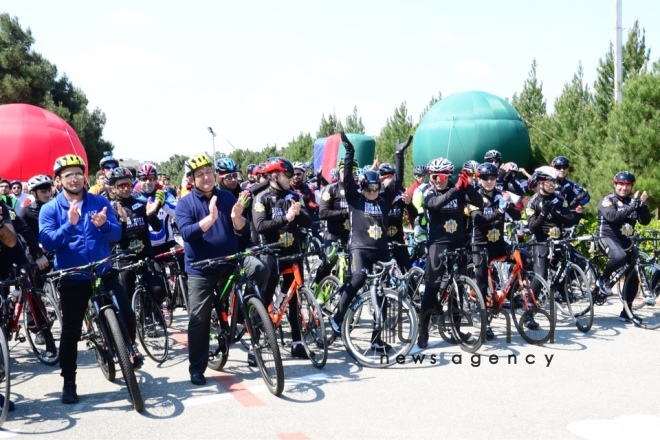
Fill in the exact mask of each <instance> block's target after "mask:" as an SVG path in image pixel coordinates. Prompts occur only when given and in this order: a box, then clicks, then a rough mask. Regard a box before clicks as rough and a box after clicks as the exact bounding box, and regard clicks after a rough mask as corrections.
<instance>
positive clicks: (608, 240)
mask: <svg viewBox="0 0 660 440" xmlns="http://www.w3.org/2000/svg"><path fill="white" fill-rule="evenodd" d="M613 180H614V192H613V193H612V194H609V195H607V196H605V197H603V199H602V200H601V201H600V203H599V204H598V235H599V236H600V237H601V238H600V241H599V244H600V245H601V247H602V248H603V249H604V250H605V253H606V254H607V256H608V258H609V261H608V262H607V265H606V266H605V270H603V276H602V278H600V279H599V280H598V287H599V288H600V291H601V293H602V294H604V295H607V296H610V295H612V286H611V285H610V281H609V280H610V277H611V276H612V274H613V273H614V272H615V271H616V270H617V269H619V268H620V267H622V266H624V265H625V264H626V263H627V262H628V259H629V258H631V257H632V254H631V251H632V242H631V240H630V237H631V236H632V235H633V234H634V232H635V225H636V224H637V222H639V223H640V224H642V225H648V224H649V223H650V222H651V213H650V212H649V207H648V205H647V204H646V202H647V200H648V197H649V195H648V193H647V192H646V191H644V192H642V194H641V196H640V194H639V191H636V192H635V194H634V195H633V196H632V197H631V196H630V194H631V193H632V189H633V186H635V176H634V174H633V173H631V172H630V171H620V172H618V173H616V174H615V176H614V179H613ZM630 270H634V268H631V269H630ZM625 275H626V276H627V275H628V273H626V274H625ZM638 287H639V280H638V279H637V277H631V282H630V284H629V286H628V291H627V292H625V298H624V297H623V296H624V292H620V293H619V295H620V296H621V301H622V302H623V301H626V302H628V305H629V306H630V308H631V309H632V301H633V299H635V296H636V295H637V288H638ZM619 318H620V319H621V321H623V322H627V323H630V322H633V323H635V324H638V325H639V324H641V319H640V318H639V317H638V316H637V315H635V314H633V316H632V319H631V318H629V317H628V314H627V313H626V312H625V309H624V310H623V311H621V314H620V315H619Z"/></svg>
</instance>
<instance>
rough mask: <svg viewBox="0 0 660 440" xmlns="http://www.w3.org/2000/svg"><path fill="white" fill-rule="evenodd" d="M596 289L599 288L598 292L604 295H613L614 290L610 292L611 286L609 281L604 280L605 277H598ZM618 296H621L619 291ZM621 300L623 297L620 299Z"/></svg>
mask: <svg viewBox="0 0 660 440" xmlns="http://www.w3.org/2000/svg"><path fill="white" fill-rule="evenodd" d="M597 284H598V289H599V290H600V293H602V294H603V295H605V296H612V295H614V292H612V286H610V283H608V282H607V281H605V278H598V282H597ZM619 297H621V292H619ZM621 300H622V301H623V299H621Z"/></svg>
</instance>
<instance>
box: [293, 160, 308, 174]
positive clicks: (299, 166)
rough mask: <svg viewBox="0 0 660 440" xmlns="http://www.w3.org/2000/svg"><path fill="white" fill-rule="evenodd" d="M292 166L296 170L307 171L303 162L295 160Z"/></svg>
mask: <svg viewBox="0 0 660 440" xmlns="http://www.w3.org/2000/svg"><path fill="white" fill-rule="evenodd" d="M292 166H293V169H294V170H300V171H303V172H304V171H305V164H304V163H302V162H294V163H293V164H292Z"/></svg>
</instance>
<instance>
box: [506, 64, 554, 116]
mask: <svg viewBox="0 0 660 440" xmlns="http://www.w3.org/2000/svg"><path fill="white" fill-rule="evenodd" d="M511 105H513V106H514V107H515V109H516V110H517V111H518V113H519V114H520V117H521V118H522V120H523V122H524V123H525V125H527V128H528V129H529V127H530V122H533V121H536V120H538V119H540V118H544V117H545V116H546V115H547V113H546V106H545V98H544V97H543V83H542V82H541V83H539V81H538V79H537V77H536V59H534V60H533V61H532V68H531V70H530V71H529V78H527V79H526V80H525V83H524V84H523V90H522V92H521V93H520V96H518V94H517V93H514V94H513V97H512V98H511ZM528 121H530V122H528Z"/></svg>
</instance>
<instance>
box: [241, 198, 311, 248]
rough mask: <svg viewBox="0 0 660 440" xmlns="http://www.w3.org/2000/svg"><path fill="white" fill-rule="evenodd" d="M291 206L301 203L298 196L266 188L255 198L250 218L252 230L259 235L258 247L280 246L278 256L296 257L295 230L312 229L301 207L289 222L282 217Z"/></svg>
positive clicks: (305, 211)
mask: <svg viewBox="0 0 660 440" xmlns="http://www.w3.org/2000/svg"><path fill="white" fill-rule="evenodd" d="M294 202H301V199H300V196H299V195H298V194H296V193H295V192H293V191H283V190H278V189H275V188H273V187H272V186H269V188H268V189H266V190H264V191H262V192H261V193H260V194H259V195H258V196H257V198H256V200H255V202H254V204H253V206H252V218H253V220H254V227H255V229H256V231H257V232H258V233H259V241H260V243H261V244H262V245H263V244H272V243H277V242H279V243H282V249H281V250H280V254H281V255H293V254H297V253H299V252H300V233H299V232H300V231H299V228H301V227H303V228H309V227H310V226H311V225H312V219H311V217H310V216H309V213H308V212H307V208H305V205H304V204H303V205H302V206H301V208H300V213H299V214H298V215H297V216H296V217H295V218H294V220H293V221H292V222H289V220H288V219H287V218H286V213H287V211H288V210H289V207H290V206H291V204H292V203H294ZM301 203H302V202H301Z"/></svg>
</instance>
